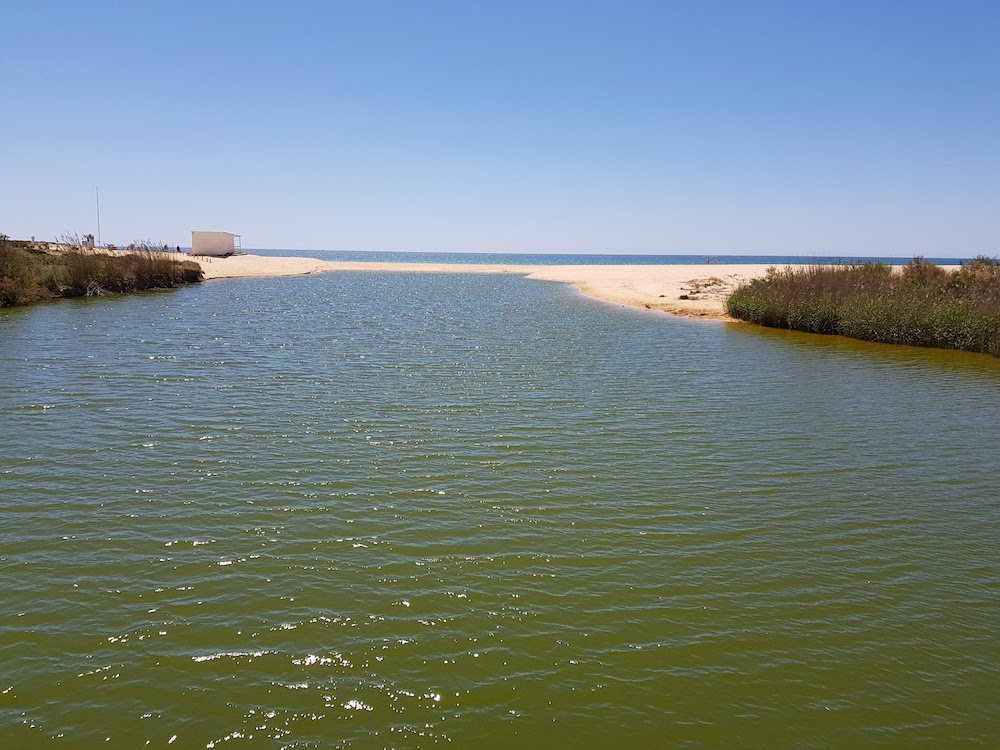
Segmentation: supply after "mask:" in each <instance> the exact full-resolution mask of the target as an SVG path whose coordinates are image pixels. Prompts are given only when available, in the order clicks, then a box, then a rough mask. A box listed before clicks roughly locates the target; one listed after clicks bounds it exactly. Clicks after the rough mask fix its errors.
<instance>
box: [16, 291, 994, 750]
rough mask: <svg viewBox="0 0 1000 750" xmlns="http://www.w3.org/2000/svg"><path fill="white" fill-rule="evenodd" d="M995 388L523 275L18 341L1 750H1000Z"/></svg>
mask: <svg viewBox="0 0 1000 750" xmlns="http://www.w3.org/2000/svg"><path fill="white" fill-rule="evenodd" d="M998 415H1000V363H998V361H997V360H995V359H992V358H989V357H985V356H981V355H967V354H962V353H956V352H937V351H933V350H924V349H914V348H908V347H888V346H880V345H874V344H867V343H864V342H856V341H849V340H846V339H840V338H835V337H821V336H810V335H807V334H794V333H788V332H782V331H764V330H761V329H757V328H754V327H751V326H746V325H724V324H713V323H704V322H689V321H685V320H680V319H675V318H669V317H665V316H661V315H656V314H652V313H647V312H643V311H637V310H629V309H623V308H619V307H615V306H611V305H604V304H601V303H599V302H596V301H593V300H591V299H588V298H586V297H583V296H581V295H579V294H577V293H576V292H575V291H574V290H572V289H571V288H568V287H565V286H562V285H557V284H548V283H542V282H534V281H528V280H526V279H522V278H511V277H506V276H478V275H477V276H462V275H443V276H435V275H421V276H420V278H419V279H415V278H413V277H409V276H406V275H401V274H375V273H371V274H366V273H352V274H331V275H324V276H316V277H309V278H294V279H255V280H244V281H238V280H237V281H227V282H213V283H207V284H204V285H200V286H198V287H192V288H186V289H182V290H179V291H175V292H170V293H160V294H150V295H140V296H134V297H127V298H117V299H106V300H87V301H68V302H60V303H52V304H44V305H41V306H37V307H34V308H30V309H23V310H12V311H3V312H2V313H0V512H2V518H3V525H2V528H0V573H2V576H3V578H2V580H3V582H4V592H3V598H2V605H0V679H2V684H0V745H2V746H3V747H35V746H45V745H47V744H53V745H58V744H61V743H69V745H71V746H75V747H88V746H98V745H100V746H109V745H110V746H113V747H134V746H142V745H144V744H145V743H146V742H147V741H148V742H149V743H150V744H151V746H165V745H167V744H169V743H173V746H175V747H223V746H241V745H242V746H250V747H258V746H260V747H285V746H287V747H424V746H430V745H436V744H449V743H450V744H452V745H453V746H455V747H470V746H486V747H493V746H495V747H504V746H510V745H513V744H515V743H519V744H521V745H523V746H525V747H570V746H575V747H616V746H622V745H627V746H634V747H650V748H653V747H670V746H682V747H720V746H723V747H728V746H738V747H762V748H763V747H768V748H770V747H801V748H826V747H830V748H834V747H836V748H840V747H899V748H910V747H920V746H927V747H991V746H993V745H994V743H995V738H996V729H997V726H998V725H1000V708H998V706H1000V671H998V667H997V664H998V658H997V657H998V652H997V646H996V641H995V638H996V634H997V629H998V625H1000V604H998V598H997V592H998V587H1000V574H998V551H1000V542H998V538H997V533H996V529H997V521H998V520H1000V478H998V473H997V468H998V466H997V449H998V447H1000V419H998V418H997V417H998Z"/></svg>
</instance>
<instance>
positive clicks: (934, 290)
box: [726, 257, 1000, 357]
mask: <svg viewBox="0 0 1000 750" xmlns="http://www.w3.org/2000/svg"><path fill="white" fill-rule="evenodd" d="M726 311H727V312H728V313H729V314H730V315H731V316H733V317H734V318H739V319H740V320H746V321H749V322H751V323H758V324H760V325H765V326H772V327H775V328H791V329H794V330H798V331H808V332H811V333H833V334H840V335H843V336H851V337H853V338H857V339H865V340H867V341H880V342H884V343H892V344H912V345H915V346H933V347H939V348H942V349H963V350H966V351H973V352H984V353H987V354H992V355H993V356H995V357H1000V262H998V261H997V260H994V259H990V258H986V257H979V258H976V259H975V260H971V261H968V262H966V263H965V264H963V265H962V267H961V268H960V269H958V270H946V269H943V268H941V267H939V266H936V265H934V264H932V263H927V262H926V261H924V260H923V259H922V258H914V259H913V260H912V261H911V262H910V263H908V264H907V265H905V266H903V267H902V269H898V270H893V268H892V267H891V266H889V265H886V264H884V263H859V264H852V265H845V266H810V267H806V268H786V269H784V270H778V269H776V268H771V269H769V271H768V275H767V276H766V277H764V278H761V279H755V280H753V281H750V282H748V283H747V284H744V285H743V286H741V287H739V288H738V289H736V291H734V292H733V293H732V294H731V295H730V296H729V298H728V299H727V300H726Z"/></svg>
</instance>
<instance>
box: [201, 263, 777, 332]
mask: <svg viewBox="0 0 1000 750" xmlns="http://www.w3.org/2000/svg"><path fill="white" fill-rule="evenodd" d="M195 260H197V261H198V262H199V263H201V266H202V268H203V269H204V271H205V278H206V279H226V278H240V277H247V276H293V275H303V274H310V273H320V272H328V271H379V272H397V273H516V274H521V275H524V276H527V277H528V278H531V279H542V280H545V281H559V282H564V283H568V284H573V285H574V286H575V287H577V288H578V289H579V290H580V291H581V292H583V293H584V294H587V295H589V296H591V297H595V298H597V299H600V300H604V301H606V302H612V303H616V304H620V305H628V306H632V307H642V308H648V309H651V310H662V311H664V312H670V313H675V314H678V315H690V316H696V317H705V318H725V317H726V314H725V310H724V308H723V300H724V299H725V297H726V295H727V294H728V293H729V292H730V291H731V290H732V289H733V288H734V286H736V285H737V284H738V283H740V282H742V281H745V280H747V279H751V278H754V277H756V276H761V275H763V274H764V273H766V271H767V268H768V266H767V265H765V264H760V265H714V264H699V265H648V266H636V265H623V266H606V265H593V266H576V265H558V266H534V265H510V264H466V263H383V262H349V261H324V260H316V259H314V258H286V257H272V256H264V255H234V256H231V257H229V258H196V259H195ZM682 295H683V296H686V297H687V299H682V298H681V297H682Z"/></svg>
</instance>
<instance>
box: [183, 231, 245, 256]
mask: <svg viewBox="0 0 1000 750" xmlns="http://www.w3.org/2000/svg"><path fill="white" fill-rule="evenodd" d="M242 252H243V247H242V246H241V245H240V235H238V234H233V233H232V232H191V255H210V256H213V257H216V258H225V257H227V256H229V255H240V254H241V253H242Z"/></svg>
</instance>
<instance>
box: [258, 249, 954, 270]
mask: <svg viewBox="0 0 1000 750" xmlns="http://www.w3.org/2000/svg"><path fill="white" fill-rule="evenodd" d="M247 252H250V253H254V254H256V255H278V256H286V255H291V256H298V257H305V258H319V259H321V260H349V261H372V262H384V263H510V264H514V265H526V266H538V265H543V266H544V265H572V266H579V265H597V266H607V265H633V266H635V265H639V266H648V265H668V266H673V265H678V264H689V263H737V264H746V263H767V264H774V265H779V266H780V265H788V264H790V263H791V264H795V263H856V262H868V263H874V262H876V261H877V262H881V263H888V264H890V265H903V264H905V263H909V262H910V260H912V256H911V257H909V258H900V257H892V256H878V257H876V256H861V255H843V256H837V257H833V256H828V255H805V254H802V255H615V254H601V253H595V254H592V255H583V254H580V253H572V254H570V253H565V254H552V253H424V252H398V251H389V250H250V249H248V250H247ZM926 260H928V261H930V262H932V263H942V264H945V265H957V264H959V263H961V262H962V261H963V260H965V259H958V258H927V259H926Z"/></svg>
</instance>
